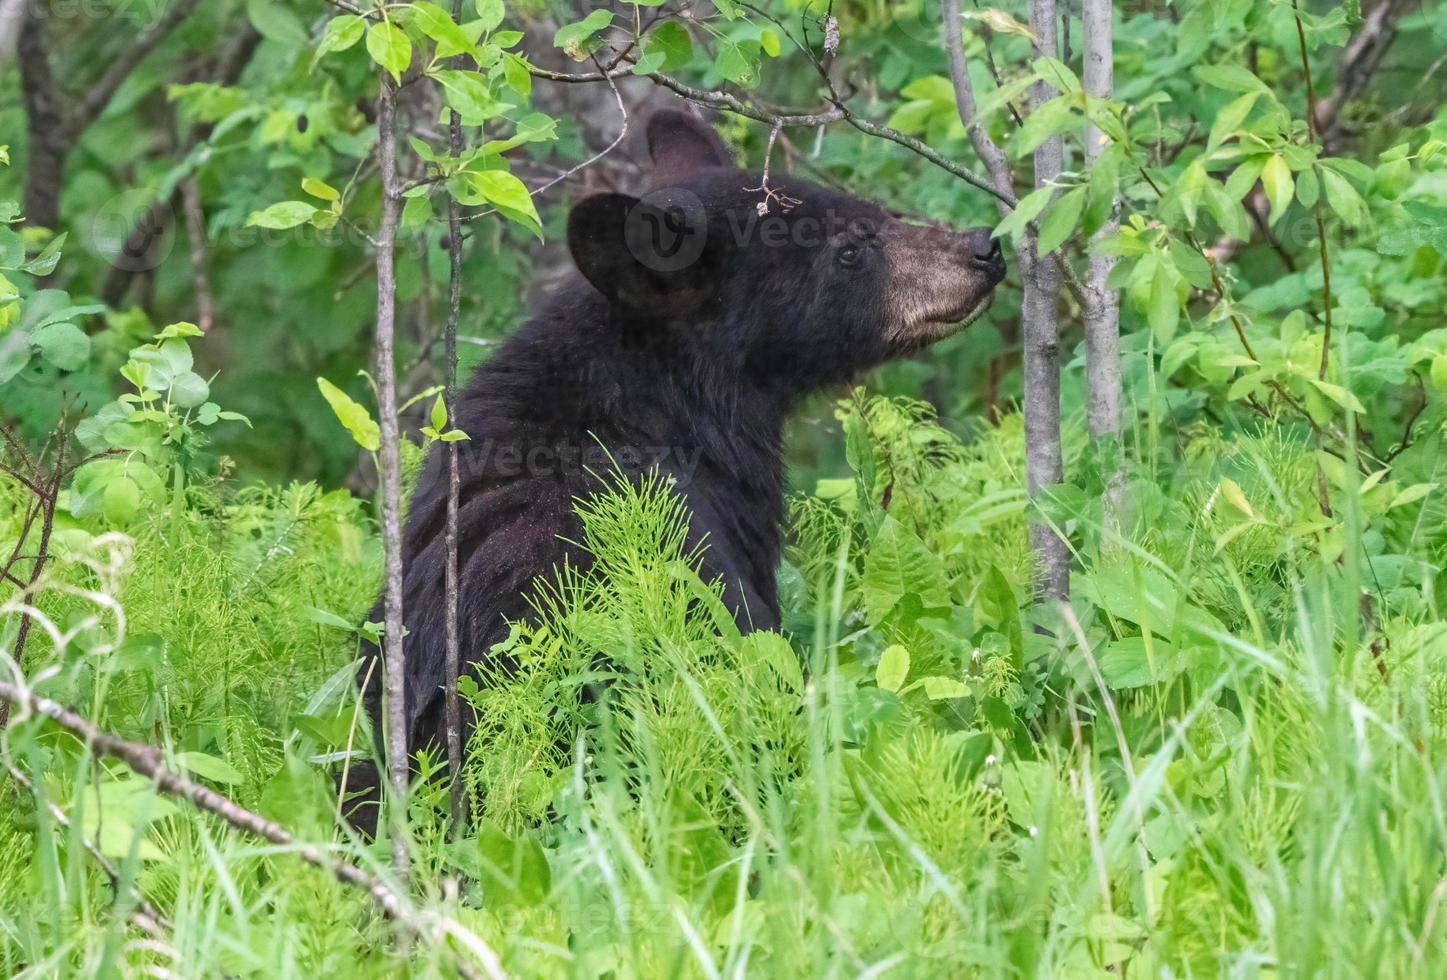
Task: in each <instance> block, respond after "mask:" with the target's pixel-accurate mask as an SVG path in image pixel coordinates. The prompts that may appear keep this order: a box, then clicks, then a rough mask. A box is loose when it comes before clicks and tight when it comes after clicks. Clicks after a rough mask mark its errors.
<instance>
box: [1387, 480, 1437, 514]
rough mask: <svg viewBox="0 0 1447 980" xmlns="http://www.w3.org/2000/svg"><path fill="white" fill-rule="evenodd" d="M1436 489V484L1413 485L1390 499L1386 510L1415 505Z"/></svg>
mask: <svg viewBox="0 0 1447 980" xmlns="http://www.w3.org/2000/svg"><path fill="white" fill-rule="evenodd" d="M1436 489H1437V484H1435V483H1416V484H1413V485H1412V486H1410V487H1407V488H1406V489H1405V490H1402V491H1399V492H1398V493H1397V495H1396V496H1395V497H1393V498H1392V502H1391V503H1390V504H1388V505H1387V509H1388V510H1392V509H1394V508H1397V507H1403V506H1406V505H1407V504H1412V503H1416V502H1417V501H1419V500H1421V499H1422V498H1423V497H1425V496H1427V495H1428V494H1429V493H1431V492H1432V491H1433V490H1436Z"/></svg>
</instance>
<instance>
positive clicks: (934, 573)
mask: <svg viewBox="0 0 1447 980" xmlns="http://www.w3.org/2000/svg"><path fill="white" fill-rule="evenodd" d="M861 591H862V592H863V594H864V605H865V608H866V609H867V610H868V612H869V618H870V622H873V623H879V622H881V621H883V619H884V618H885V617H886V616H888V615H889V613H890V612H891V611H892V610H893V609H894V607H895V606H896V605H897V604H898V603H899V601H900V600H901V599H903V598H904V597H905V596H907V595H914V596H917V597H918V598H919V601H920V603H921V604H922V605H923V606H924V607H925V608H927V609H929V608H939V607H942V606H948V605H949V602H950V598H949V583H948V580H947V579H946V576H945V569H944V565H943V563H942V562H941V561H940V559H939V557H938V556H936V555H935V554H934V553H933V552H931V551H930V550H929V549H928V548H926V547H925V544H924V542H923V541H921V540H920V539H919V536H918V535H916V534H915V533H914V532H913V531H911V530H910V529H909V528H908V527H906V526H905V525H904V524H902V523H900V522H899V521H898V520H897V519H896V518H895V517H893V516H892V515H891V516H887V517H885V519H884V521H883V523H882V524H880V527H879V533H878V534H877V535H876V536H875V538H874V541H873V543H872V544H871V545H870V546H869V553H868V554H867V555H866V556H865V559H864V579H863V581H862V582H861Z"/></svg>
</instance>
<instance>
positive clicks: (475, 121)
mask: <svg viewBox="0 0 1447 980" xmlns="http://www.w3.org/2000/svg"><path fill="white" fill-rule="evenodd" d="M434 75H435V77H436V79H437V81H438V82H439V83H440V84H441V85H442V98H443V101H445V102H446V103H447V105H448V106H449V107H450V108H452V109H454V110H455V111H456V112H457V114H458V115H459V116H461V117H462V123H463V125H465V126H481V125H482V124H483V123H485V122H487V121H488V120H489V119H494V118H496V117H498V116H500V115H502V114H503V112H504V111H506V110H507V109H508V108H509V106H508V105H507V104H506V103H504V102H500V101H498V100H497V99H496V98H494V97H493V94H492V91H491V90H490V88H489V87H488V84H487V79H485V78H483V76H482V75H480V74H478V73H477V72H475V71H459V70H454V69H450V68H448V69H442V70H440V71H437V72H435V73H434Z"/></svg>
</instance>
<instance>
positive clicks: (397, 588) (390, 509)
mask: <svg viewBox="0 0 1447 980" xmlns="http://www.w3.org/2000/svg"><path fill="white" fill-rule="evenodd" d="M377 162H378V166H379V167H380V169H381V173H382V220H381V222H380V225H379V227H378V229H377V335H376V345H375V350H374V355H375V358H376V363H375V374H376V379H377V424H378V427H379V428H380V430H381V448H380V453H379V454H380V463H381V467H380V468H381V477H382V544H383V549H384V552H385V556H386V586H385V590H384V592H385V598H384V600H383V608H384V615H383V620H384V622H385V625H386V639H385V641H384V642H385V649H386V667H387V670H386V675H385V678H386V679H385V690H386V698H387V739H386V744H387V770H388V773H389V775H390V777H391V782H392V792H393V796H392V800H391V801H390V804H389V805H388V807H387V813H388V816H389V819H390V824H391V836H392V864H393V868H394V869H395V871H396V873H397V877H398V878H399V879H400V880H401V881H403V882H406V881H407V878H408V870H409V861H408V856H407V841H406V834H405V830H406V822H407V802H406V801H407V783H408V779H409V776H410V767H409V765H408V755H407V701H406V698H407V662H406V659H405V655H404V652H403V636H402V630H403V625H402V623H403V619H402V455H401V448H400V447H401V438H402V437H401V433H400V431H399V429H398V424H397V364H396V358H395V355H394V353H393V339H394V337H395V334H396V313H397V309H396V307H397V279H396V241H397V219H398V216H399V214H400V211H401V205H402V185H401V180H400V179H399V178H398V176H397V87H396V85H395V84H393V82H392V79H391V77H390V76H388V75H386V74H383V75H382V77H381V82H380V91H379V94H378V96H377Z"/></svg>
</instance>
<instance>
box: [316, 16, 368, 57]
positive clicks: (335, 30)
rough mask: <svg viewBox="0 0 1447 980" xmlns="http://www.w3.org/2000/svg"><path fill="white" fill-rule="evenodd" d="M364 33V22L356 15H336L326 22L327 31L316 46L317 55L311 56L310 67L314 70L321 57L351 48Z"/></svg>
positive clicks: (365, 24) (365, 27)
mask: <svg viewBox="0 0 1447 980" xmlns="http://www.w3.org/2000/svg"><path fill="white" fill-rule="evenodd" d="M366 32H367V22H366V20H365V19H364V18H361V17H358V16H357V15H356V14H338V15H337V16H336V17H333V18H332V19H331V20H329V21H327V30H326V33H325V34H323V35H322V39H321V42H320V43H319V44H318V45H317V53H316V54H314V55H312V67H313V68H315V67H316V64H317V62H318V61H321V60H322V58H323V56H325V55H328V54H331V53H332V52H333V51H345V50H347V49H348V48H350V47H352V46H353V45H354V44H356V43H357V42H358V41H360V40H361V39H362V35H363V34H365V33H366Z"/></svg>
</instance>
